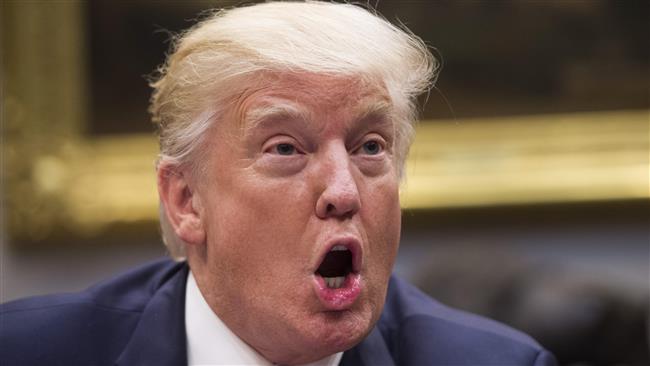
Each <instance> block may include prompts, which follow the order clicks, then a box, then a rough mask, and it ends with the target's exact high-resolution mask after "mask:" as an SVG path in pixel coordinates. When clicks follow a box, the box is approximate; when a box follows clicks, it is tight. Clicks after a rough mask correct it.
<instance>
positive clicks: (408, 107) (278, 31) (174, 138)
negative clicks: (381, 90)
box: [149, 1, 438, 258]
mask: <svg viewBox="0 0 650 366" xmlns="http://www.w3.org/2000/svg"><path fill="white" fill-rule="evenodd" d="M437 69H438V63H437V62H436V60H435V58H434V57H433V56H432V55H431V53H430V52H429V50H428V47H427V46H426V45H425V44H424V42H423V41H422V40H421V39H420V38H418V37H417V36H415V35H413V34H412V33H411V32H410V31H408V30H407V29H405V27H404V28H400V27H397V26H395V25H393V24H391V23H389V22H388V21H386V20H384V19H383V18H381V17H380V16H378V15H377V14H374V13H373V12H372V10H366V9H364V8H361V7H359V6H356V5H351V4H335V3H326V2H317V1H308V2H268V3H262V4H257V5H251V6H245V7H240V8H233V9H227V10H219V11H216V12H214V13H213V14H212V15H211V16H209V17H207V18H206V19H205V20H203V21H201V22H199V23H198V24H196V25H195V26H194V27H192V28H190V29H189V30H187V31H186V32H184V33H182V34H181V35H180V36H179V37H177V38H176V39H175V42H174V44H173V47H172V52H171V54H170V55H169V57H168V58H167V61H166V63H165V64H164V65H163V66H161V67H160V68H159V70H158V77H157V78H156V80H155V81H153V82H152V83H151V87H152V88H153V95H152V98H151V105H150V108H149V110H150V112H151V114H152V120H153V122H154V123H155V124H156V125H157V126H158V132H159V142H160V156H159V164H161V163H164V164H174V165H182V164H187V165H189V166H192V167H194V166H196V164H197V162H198V161H199V160H200V159H198V156H197V152H200V150H201V145H202V137H203V136H204V135H205V133H204V132H205V131H206V130H207V129H208V128H209V127H210V125H211V124H212V123H218V121H219V117H220V115H221V114H222V113H223V111H224V109H225V108H226V106H227V100H228V99H229V98H232V97H233V96H234V95H235V94H236V93H237V92H238V91H241V90H242V89H241V88H244V87H245V85H246V80H247V79H248V80H249V81H250V80H251V79H250V78H251V77H254V76H255V75H256V74H259V73H260V72H267V71H269V72H310V73H319V74H331V75H341V76H356V77H368V78H373V79H376V80H380V81H381V82H383V84H384V86H385V87H386V89H387V91H388V94H389V96H390V98H391V102H392V105H393V109H394V115H395V119H396V121H395V125H396V131H397V136H396V142H395V146H396V150H395V152H396V157H397V159H398V162H399V166H400V171H402V170H403V168H402V167H403V163H404V160H405V159H406V155H407V153H408V148H409V146H410V144H411V141H412V138H413V124H414V123H415V121H416V119H417V107H416V98H417V96H418V95H420V94H422V93H423V92H425V91H427V90H428V88H429V87H430V86H431V83H432V80H433V79H434V76H435V74H436V71H437ZM238 88H239V89H238ZM160 219H161V228H162V235H163V240H164V241H165V244H166V245H167V247H168V248H169V250H170V253H171V255H172V256H173V257H175V258H181V257H183V256H184V244H183V243H182V242H181V240H180V239H179V238H177V237H176V235H175V234H174V232H173V230H172V229H171V227H170V224H169V222H167V218H166V215H165V213H164V208H163V207H161V211H160Z"/></svg>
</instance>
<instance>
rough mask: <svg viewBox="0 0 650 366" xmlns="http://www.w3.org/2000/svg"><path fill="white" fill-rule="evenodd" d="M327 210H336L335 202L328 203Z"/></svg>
mask: <svg viewBox="0 0 650 366" xmlns="http://www.w3.org/2000/svg"><path fill="white" fill-rule="evenodd" d="M326 210H327V212H328V213H330V212H332V211H334V210H335V207H334V205H333V204H331V203H328V204H327V208H326Z"/></svg>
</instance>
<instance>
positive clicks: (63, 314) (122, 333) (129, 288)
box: [0, 259, 183, 365]
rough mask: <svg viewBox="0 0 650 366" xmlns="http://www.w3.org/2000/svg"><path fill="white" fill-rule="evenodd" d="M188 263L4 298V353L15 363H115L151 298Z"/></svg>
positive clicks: (0, 338)
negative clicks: (70, 289)
mask: <svg viewBox="0 0 650 366" xmlns="http://www.w3.org/2000/svg"><path fill="white" fill-rule="evenodd" d="M182 268H183V264H179V263H174V262H172V261H171V260H168V259H165V260H158V261H155V262H152V263H149V264H146V265H144V266H141V267H138V268H136V269H133V270H131V271H128V272H126V273H124V274H121V275H119V276H117V277H115V278H112V279H110V280H107V281H103V282H101V283H99V284H97V285H95V286H92V287H90V288H88V289H87V290H85V291H82V292H78V293H68V294H56V295H46V296H37V297H31V298H26V299H21V300H16V301H12V302H9V303H6V304H2V305H1V306H0V343H1V344H2V345H3V346H2V349H1V350H0V359H2V360H3V362H6V363H7V364H10V365H11V364H20V365H30V364H103V363H111V362H113V361H114V360H115V358H116V357H117V356H119V354H120V352H121V350H122V349H123V347H124V346H125V345H126V343H127V342H128V341H129V338H130V334H131V332H132V331H133V329H134V328H135V327H136V326H137V324H138V321H139V319H140V315H141V313H142V311H143V310H144V309H145V307H146V306H147V304H148V302H149V299H151V297H152V296H153V294H154V293H155V292H156V290H157V289H158V288H160V286H162V284H164V283H165V282H166V281H167V280H168V279H169V278H170V277H172V276H174V275H175V274H177V273H179V271H181V270H182ZM108 360H110V361H108Z"/></svg>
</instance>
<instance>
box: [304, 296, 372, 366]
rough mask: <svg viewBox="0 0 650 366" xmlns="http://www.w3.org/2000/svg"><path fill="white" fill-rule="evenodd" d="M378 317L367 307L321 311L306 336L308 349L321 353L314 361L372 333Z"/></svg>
mask: <svg viewBox="0 0 650 366" xmlns="http://www.w3.org/2000/svg"><path fill="white" fill-rule="evenodd" d="M366 307H369V306H366ZM378 317H379V316H378V315H377V316H373V313H372V312H371V311H370V310H369V309H367V308H366V309H358V310H356V309H349V310H341V311H326V312H322V313H319V314H318V315H317V319H316V320H315V321H314V322H313V323H312V325H311V326H310V328H311V329H308V332H309V334H308V336H307V337H305V338H304V339H305V340H309V343H310V344H309V345H308V347H307V348H306V349H310V350H314V351H313V352H314V355H315V354H316V353H318V354H319V355H320V357H318V358H315V359H314V360H312V361H315V360H318V359H320V358H323V357H326V356H329V355H331V354H334V353H337V352H343V351H346V350H348V349H350V348H352V347H354V346H355V345H357V344H358V343H359V342H361V341H362V340H363V339H364V338H365V337H366V336H367V335H368V333H370V331H371V330H372V327H373V326H374V325H375V323H376V321H377V319H378Z"/></svg>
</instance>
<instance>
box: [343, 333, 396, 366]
mask: <svg viewBox="0 0 650 366" xmlns="http://www.w3.org/2000/svg"><path fill="white" fill-rule="evenodd" d="M361 365H363V366H392V365H395V361H394V360H393V358H392V357H391V355H390V352H389V350H388V347H387V345H386V342H385V341H384V337H382V335H381V332H379V329H377V327H374V328H373V329H372V331H371V332H370V334H369V335H368V336H367V337H366V338H365V339H364V340H363V341H361V343H359V344H358V345H356V346H355V347H354V348H352V349H350V350H348V351H345V353H343V358H342V359H341V362H340V363H339V366H361Z"/></svg>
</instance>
